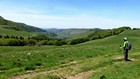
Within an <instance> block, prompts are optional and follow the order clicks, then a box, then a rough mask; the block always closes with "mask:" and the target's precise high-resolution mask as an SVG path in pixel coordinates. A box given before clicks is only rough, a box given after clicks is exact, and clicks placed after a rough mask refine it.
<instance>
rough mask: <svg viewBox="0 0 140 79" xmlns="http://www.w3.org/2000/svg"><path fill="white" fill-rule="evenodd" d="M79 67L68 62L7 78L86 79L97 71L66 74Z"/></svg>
mask: <svg viewBox="0 0 140 79" xmlns="http://www.w3.org/2000/svg"><path fill="white" fill-rule="evenodd" d="M131 55H133V56H135V55H140V53H134V54H131ZM113 59H114V60H118V59H122V60H123V55H117V56H114V57H113ZM130 60H131V61H138V60H137V59H134V58H130ZM116 63H118V64H121V63H123V62H122V61H118V62H116ZM67 65H68V66H67ZM80 65H82V64H81V63H80V64H78V63H77V62H76V61H74V62H70V63H68V64H62V65H61V66H64V67H62V68H58V69H56V70H46V71H42V72H33V73H30V74H25V75H20V76H15V77H12V78H9V79H25V78H32V77H35V76H38V75H43V74H56V75H58V74H63V75H64V77H63V78H61V79H86V78H88V77H89V76H91V75H92V74H94V73H95V72H96V71H97V70H98V69H97V70H90V71H85V72H79V73H77V72H75V71H72V72H69V73H67V70H68V68H71V69H77V68H79V67H80ZM65 66H66V67H65ZM66 73H67V74H66Z"/></svg>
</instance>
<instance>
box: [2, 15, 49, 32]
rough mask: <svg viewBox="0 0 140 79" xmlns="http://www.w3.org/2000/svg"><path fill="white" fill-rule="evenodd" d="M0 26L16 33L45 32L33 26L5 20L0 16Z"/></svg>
mask: <svg viewBox="0 0 140 79" xmlns="http://www.w3.org/2000/svg"><path fill="white" fill-rule="evenodd" d="M0 25H1V26H0V27H3V28H6V29H13V30H17V31H28V32H46V31H45V30H43V29H40V28H37V27H34V26H30V25H26V24H24V23H17V22H13V21H10V20H6V19H4V18H3V17H1V16H0Z"/></svg>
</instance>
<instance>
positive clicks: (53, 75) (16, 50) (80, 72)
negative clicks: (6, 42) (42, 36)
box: [0, 30, 140, 79]
mask: <svg viewBox="0 0 140 79" xmlns="http://www.w3.org/2000/svg"><path fill="white" fill-rule="evenodd" d="M139 32H140V30H126V31H124V32H123V33H121V34H119V35H115V36H110V37H107V38H104V39H99V40H93V41H89V42H86V43H82V44H78V45H65V46H42V47H32V46H31V47H29V46H25V47H0V57H1V59H0V61H1V62H0V78H1V79H6V78H11V79H18V78H20V79H24V78H26V79H44V78H47V79H60V78H63V79H78V78H79V79H139V78H140V77H139V74H140V70H139V66H140V61H139V60H140V53H139V51H140V47H139V46H140V45H139V44H140V41H139V40H140V38H139V37H140V34H139ZM124 37H127V38H128V40H129V41H130V42H131V43H132V46H133V48H132V50H130V51H129V59H130V60H131V61H128V62H124V61H123V49H119V46H120V45H122V44H123V38H124Z"/></svg>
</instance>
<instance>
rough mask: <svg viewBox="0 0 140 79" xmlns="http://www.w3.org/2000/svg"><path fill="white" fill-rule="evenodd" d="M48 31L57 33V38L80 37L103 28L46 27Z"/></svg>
mask: <svg viewBox="0 0 140 79" xmlns="http://www.w3.org/2000/svg"><path fill="white" fill-rule="evenodd" d="M46 30H47V31H48V32H51V33H55V34H57V36H56V38H79V37H84V36H87V35H89V34H91V33H94V32H96V31H99V30H101V29H98V28H95V29H46Z"/></svg>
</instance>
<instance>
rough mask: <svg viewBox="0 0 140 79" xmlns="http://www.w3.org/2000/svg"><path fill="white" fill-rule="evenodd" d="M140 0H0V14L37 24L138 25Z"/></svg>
mask: <svg viewBox="0 0 140 79" xmlns="http://www.w3.org/2000/svg"><path fill="white" fill-rule="evenodd" d="M139 3H140V0H0V16H2V17H4V18H5V19H8V20H12V21H15V22H21V23H26V24H28V25H32V26H36V27H39V28H103V29H110V28H118V27H122V26H130V27H132V28H140V5H139Z"/></svg>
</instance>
